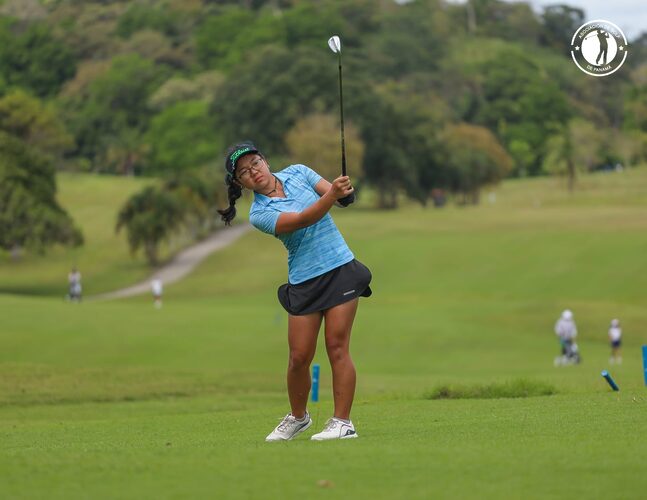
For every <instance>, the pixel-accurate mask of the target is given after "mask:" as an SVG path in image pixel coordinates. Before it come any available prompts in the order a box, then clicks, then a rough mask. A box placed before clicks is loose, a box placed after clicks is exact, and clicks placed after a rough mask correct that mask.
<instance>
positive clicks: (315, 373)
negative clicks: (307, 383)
mask: <svg viewBox="0 0 647 500" xmlns="http://www.w3.org/2000/svg"><path fill="white" fill-rule="evenodd" d="M310 397H311V398H312V402H313V403H316V402H317V401H319V365H312V391H310Z"/></svg>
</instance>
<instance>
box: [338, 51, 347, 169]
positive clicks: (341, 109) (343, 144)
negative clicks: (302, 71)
mask: <svg viewBox="0 0 647 500" xmlns="http://www.w3.org/2000/svg"><path fill="white" fill-rule="evenodd" d="M341 82H342V76H341V51H340V52H339V114H340V123H341V175H346V141H345V139H344V90H343V86H342V83H341Z"/></svg>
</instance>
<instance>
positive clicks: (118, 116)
mask: <svg viewBox="0 0 647 500" xmlns="http://www.w3.org/2000/svg"><path fill="white" fill-rule="evenodd" d="M165 73H166V72H165V70H164V69H162V68H160V67H157V66H155V65H154V64H153V63H152V62H151V61H148V60H146V59H142V58H141V57H139V56H138V55H135V54H131V55H126V56H118V57H115V58H114V59H113V60H112V62H111V64H110V67H109V69H107V70H102V69H101V68H99V70H98V71H97V72H96V73H95V75H96V79H94V80H93V81H91V82H88V83H87V84H86V86H85V88H84V91H83V92H81V93H80V94H75V95H70V96H69V97H67V98H66V99H65V101H64V103H65V106H66V108H67V110H68V113H69V115H70V118H69V121H70V124H71V129H72V130H73V132H74V134H75V137H76V142H77V151H76V152H77V154H78V155H80V156H83V157H85V158H88V159H89V160H90V161H91V162H92V164H93V166H94V169H95V170H97V171H106V170H111V168H110V167H109V166H108V165H106V164H105V163H104V162H105V161H106V157H107V155H108V154H107V153H108V150H109V149H110V148H111V147H114V144H128V143H132V140H131V139H132V137H140V136H141V134H142V133H143V132H144V131H145V130H146V128H147V127H148V121H149V119H150V117H151V115H152V112H151V110H150V108H149V107H148V104H147V103H148V99H149V96H150V95H151V93H152V91H153V90H154V89H155V88H157V86H158V85H159V84H160V82H161V81H162V80H163V78H164V76H165ZM129 148H131V149H132V146H129ZM112 171H114V170H112ZM126 171H128V169H126Z"/></svg>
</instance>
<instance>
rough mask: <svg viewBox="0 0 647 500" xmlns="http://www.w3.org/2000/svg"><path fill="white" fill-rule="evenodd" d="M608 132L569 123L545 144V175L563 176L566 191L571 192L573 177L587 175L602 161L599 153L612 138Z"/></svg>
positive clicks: (586, 125) (583, 124) (589, 125)
mask: <svg viewBox="0 0 647 500" xmlns="http://www.w3.org/2000/svg"><path fill="white" fill-rule="evenodd" d="M610 132H611V131H610V130H609V129H604V130H600V129H597V128H595V127H594V126H593V125H592V124H591V123H589V122H586V121H584V120H581V119H577V118H576V119H573V120H571V121H570V122H569V123H568V124H566V125H565V126H564V127H563V128H562V129H561V130H560V131H559V133H557V134H555V135H553V136H551V137H550V138H549V140H548V141H547V144H546V156H545V159H544V169H545V171H546V172H548V173H551V174H556V175H566V176H567V178H568V190H569V192H573V190H574V189H575V182H576V178H577V173H578V172H587V171H591V170H593V169H595V168H596V167H598V166H599V165H600V164H601V163H602V162H603V161H604V155H603V151H604V150H605V149H607V147H606V145H607V143H608V142H609V141H610V140H611V138H612V134H611V133H610Z"/></svg>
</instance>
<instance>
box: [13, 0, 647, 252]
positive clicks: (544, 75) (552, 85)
mask: <svg viewBox="0 0 647 500" xmlns="http://www.w3.org/2000/svg"><path fill="white" fill-rule="evenodd" d="M0 4H1V5H0V13H1V14H2V18H1V19H0V132H2V133H3V134H6V135H8V136H10V137H11V139H8V138H5V139H3V142H2V144H9V141H10V140H12V141H13V140H15V141H18V143H16V144H18V145H19V144H23V145H24V147H28V148H29V150H30V151H31V153H33V154H38V155H39V162H41V163H42V162H45V163H48V164H49V165H50V166H52V167H55V168H56V169H59V170H62V169H66V170H80V171H92V172H103V173H111V174H128V175H151V176H164V177H169V176H170V177H186V175H188V176H189V177H191V178H199V177H200V176H197V177H196V176H195V175H194V174H195V173H196V171H198V170H200V169H204V168H209V167H211V168H212V169H213V168H214V166H216V167H217V168H220V163H221V156H222V154H223V151H224V149H225V148H226V146H227V145H228V144H229V143H231V142H233V141H237V140H240V139H252V140H254V141H255V142H256V143H257V144H258V145H259V146H260V147H261V148H262V149H263V150H264V151H266V152H267V153H268V154H269V155H270V157H271V158H273V159H275V160H276V162H282V161H284V160H285V161H288V160H291V159H294V160H299V161H301V162H304V163H309V164H312V166H313V167H315V168H317V169H318V170H321V171H323V172H327V173H329V174H328V175H330V176H331V177H332V175H334V173H335V172H336V170H337V165H338V164H339V152H338V145H337V143H336V142H335V140H336V139H337V137H338V129H337V126H338V122H337V120H338V116H337V112H338V111H337V110H338V108H337V106H338V95H337V86H336V78H337V72H336V59H335V58H334V57H333V55H332V54H331V53H330V52H329V50H328V48H327V46H326V40H327V38H328V37H329V36H330V35H331V34H333V33H336V34H339V35H341V37H342V39H343V43H344V65H345V69H344V75H345V81H344V84H345V89H344V97H345V107H346V116H347V119H348V121H349V130H350V132H349V138H348V141H349V160H350V162H351V163H352V165H353V167H352V170H351V171H352V172H353V174H354V176H355V178H356V179H357V182H358V183H364V184H366V185H370V186H372V187H373V188H375V190H376V192H377V193H378V194H379V203H380V205H381V206H383V207H392V206H395V203H396V200H397V197H396V195H397V194H398V193H402V192H404V193H406V194H407V195H408V196H409V197H411V198H412V199H415V200H418V201H419V202H420V203H422V204H426V203H427V201H428V200H429V199H430V197H431V195H432V192H438V190H439V189H441V190H444V191H446V192H449V193H455V194H457V195H458V196H457V198H456V199H458V200H462V201H464V202H470V201H476V200H478V193H479V189H480V188H481V187H482V186H483V185H486V184H488V183H492V182H496V181H498V180H499V179H501V178H502V177H505V176H525V175H540V174H551V173H562V172H570V173H571V175H574V173H575V172H576V171H577V170H578V169H588V170H591V169H597V168H603V167H605V166H607V165H610V164H616V163H621V164H623V165H628V166H630V165H633V164H635V163H638V162H640V161H642V160H644V159H645V158H646V157H647V139H646V137H647V57H646V56H647V33H646V34H643V35H642V36H641V37H640V38H638V39H637V40H633V41H630V47H631V52H630V56H629V57H628V59H627V62H626V63H625V66H623V68H622V69H621V70H620V71H618V72H616V73H615V74H613V75H612V76H610V77H606V78H593V77H589V76H587V75H585V74H583V73H581V72H580V71H579V70H578V69H577V68H576V67H575V66H574V64H573V63H572V61H571V59H570V55H569V43H570V39H571V37H572V35H573V33H574V31H575V30H576V29H577V27H579V26H580V25H581V24H582V23H583V22H584V21H585V20H586V19H585V13H584V12H583V11H581V10H579V9H575V8H571V7H568V6H566V5H556V6H551V7H547V8H545V9H544V11H543V13H542V14H540V15H537V14H535V13H533V11H532V10H531V8H530V6H529V5H528V4H526V3H523V2H519V3H507V2H503V1H500V0H470V1H469V2H467V3H464V4H455V3H446V2H444V1H442V0H417V1H410V2H406V3H404V2H403V3H396V2H395V1H393V0H316V1H315V0H311V1H305V0H240V1H225V0H219V1H218V0H211V1H209V0H138V1H119V0H94V1H92V0H84V1H80V0H48V1H38V0H4V1H3V2H2V1H0ZM35 110H42V112H41V111H38V112H36V111H35ZM34 113H35V114H36V116H37V119H36V120H30V118H29V117H32V116H34ZM3 137H4V136H3ZM331 138H332V139H331ZM12 144H13V143H12ZM16 144H14V145H13V146H12V148H13V149H12V150H13V151H15V150H16V148H17V147H19V146H18V145H16ZM2 147H3V151H2V154H3V160H2V167H0V168H2V178H3V183H4V182H5V181H6V182H9V180H10V179H9V178H8V177H7V176H8V175H9V174H8V173H6V172H8V170H7V168H8V167H6V166H5V165H8V164H11V165H12V166H16V165H17V163H16V161H17V160H16V161H14V160H12V159H11V157H10V155H9V156H7V155H6V154H5V151H4V148H5V146H2ZM31 153H30V154H31ZM12 154H17V153H12ZM12 162H13V163H12ZM7 179H9V180H7ZM209 189H211V188H207V190H209ZM211 191H213V190H212V189H211ZM149 196H152V194H151V193H149ZM214 196H215V195H214ZM197 198H199V197H197ZM203 201H204V200H203ZM216 202H217V200H216V198H213V199H212V200H211V202H210V203H216ZM180 205H181V203H180V204H178V206H180ZM4 209H5V207H3V210H4ZM67 231H68V233H69V231H71V229H70V228H68V229H67ZM69 234H72V233H69ZM72 239H73V240H75V241H78V238H72Z"/></svg>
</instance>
